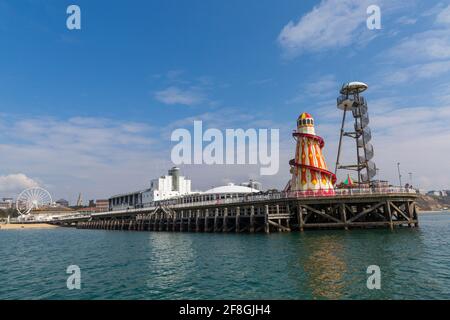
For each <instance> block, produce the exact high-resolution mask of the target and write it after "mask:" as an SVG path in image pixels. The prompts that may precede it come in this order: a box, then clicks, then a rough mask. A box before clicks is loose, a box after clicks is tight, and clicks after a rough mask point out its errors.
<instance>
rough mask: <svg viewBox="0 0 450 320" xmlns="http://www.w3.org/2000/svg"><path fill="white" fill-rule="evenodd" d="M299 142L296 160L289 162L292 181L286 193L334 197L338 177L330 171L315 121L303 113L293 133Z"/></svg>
mask: <svg viewBox="0 0 450 320" xmlns="http://www.w3.org/2000/svg"><path fill="white" fill-rule="evenodd" d="M293 136H294V138H295V139H296V141H297V146H296V152H295V159H292V160H291V161H289V164H290V166H291V174H292V179H291V181H290V182H289V184H288V186H287V188H286V191H291V192H294V191H295V192H299V193H302V194H305V195H311V196H314V195H322V196H324V195H325V196H326V195H330V196H331V195H334V194H335V193H334V184H335V183H336V175H335V174H334V173H332V172H330V171H328V168H327V164H326V162H325V158H324V156H323V153H322V148H323V147H324V145H325V143H324V141H323V139H322V137H319V136H317V135H316V132H315V129H314V119H313V117H311V115H310V114H308V113H306V112H305V113H302V114H301V115H300V116H299V117H298V120H297V130H296V131H294V132H293Z"/></svg>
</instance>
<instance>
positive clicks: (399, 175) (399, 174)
mask: <svg viewBox="0 0 450 320" xmlns="http://www.w3.org/2000/svg"><path fill="white" fill-rule="evenodd" d="M397 170H398V181H399V182H400V188H401V187H402V174H401V173H400V162H397Z"/></svg>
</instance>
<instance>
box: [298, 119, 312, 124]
mask: <svg viewBox="0 0 450 320" xmlns="http://www.w3.org/2000/svg"><path fill="white" fill-rule="evenodd" d="M297 125H299V126H306V125H314V120H313V119H299V120H298V122H297Z"/></svg>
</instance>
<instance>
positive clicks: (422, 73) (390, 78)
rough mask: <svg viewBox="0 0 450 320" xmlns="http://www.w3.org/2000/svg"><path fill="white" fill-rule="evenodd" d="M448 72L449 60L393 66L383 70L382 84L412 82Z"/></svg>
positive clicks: (449, 67)
mask: <svg viewBox="0 0 450 320" xmlns="http://www.w3.org/2000/svg"><path fill="white" fill-rule="evenodd" d="M448 72H450V60H447V61H437V62H429V63H423V64H416V65H412V66H409V67H405V68H395V69H394V70H390V71H387V72H384V73H383V75H382V76H381V77H382V78H384V79H385V80H384V84H400V83H412V82H415V81H419V80H424V79H431V78H436V77H439V76H442V75H444V74H446V73H448Z"/></svg>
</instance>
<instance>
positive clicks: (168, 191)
mask: <svg viewBox="0 0 450 320" xmlns="http://www.w3.org/2000/svg"><path fill="white" fill-rule="evenodd" d="M191 193H192V192H191V180H189V179H187V178H186V177H184V176H181V175H180V169H179V168H177V167H173V168H172V169H170V170H169V172H168V174H167V175H165V176H161V177H159V178H157V179H153V180H152V181H151V182H150V188H148V189H144V190H140V191H136V192H131V193H125V194H119V195H116V196H113V197H111V198H110V199H109V209H110V210H121V209H131V208H143V207H146V206H149V205H150V204H151V203H153V202H154V201H161V200H166V199H171V198H176V197H180V196H186V195H189V194H191Z"/></svg>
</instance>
